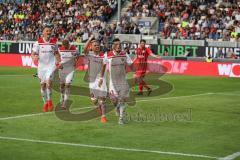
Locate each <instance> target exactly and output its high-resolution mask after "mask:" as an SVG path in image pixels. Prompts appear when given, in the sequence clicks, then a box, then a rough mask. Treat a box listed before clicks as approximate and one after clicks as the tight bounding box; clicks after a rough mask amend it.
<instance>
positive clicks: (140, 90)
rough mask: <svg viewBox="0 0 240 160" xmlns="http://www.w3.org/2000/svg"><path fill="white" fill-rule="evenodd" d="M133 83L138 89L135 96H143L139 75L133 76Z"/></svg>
mask: <svg viewBox="0 0 240 160" xmlns="http://www.w3.org/2000/svg"><path fill="white" fill-rule="evenodd" d="M135 82H136V84H138V88H139V92H138V93H137V95H143V85H142V83H141V82H142V77H141V76H140V75H139V74H137V75H136V76H135Z"/></svg>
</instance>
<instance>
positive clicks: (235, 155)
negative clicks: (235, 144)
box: [219, 152, 240, 160]
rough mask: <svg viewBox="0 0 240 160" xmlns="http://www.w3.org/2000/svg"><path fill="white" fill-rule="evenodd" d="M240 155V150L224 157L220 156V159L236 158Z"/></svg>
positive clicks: (229, 159) (231, 159) (232, 159)
mask: <svg viewBox="0 0 240 160" xmlns="http://www.w3.org/2000/svg"><path fill="white" fill-rule="evenodd" d="M237 157H240V152H236V153H233V154H231V155H228V156H226V157H223V158H219V160H234V159H235V158H237Z"/></svg>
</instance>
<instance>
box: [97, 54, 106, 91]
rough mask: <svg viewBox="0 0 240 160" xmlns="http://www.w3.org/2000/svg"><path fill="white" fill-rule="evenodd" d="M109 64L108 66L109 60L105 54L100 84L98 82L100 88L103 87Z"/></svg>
mask: <svg viewBox="0 0 240 160" xmlns="http://www.w3.org/2000/svg"><path fill="white" fill-rule="evenodd" d="M107 64H108V59H107V54H105V56H104V59H103V67H102V70H101V74H100V79H99V82H98V87H101V86H102V83H103V77H104V74H105V71H106V68H107Z"/></svg>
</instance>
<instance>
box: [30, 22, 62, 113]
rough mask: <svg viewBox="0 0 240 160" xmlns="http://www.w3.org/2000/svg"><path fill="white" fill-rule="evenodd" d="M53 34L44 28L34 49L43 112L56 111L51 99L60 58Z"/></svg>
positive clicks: (33, 56) (47, 28) (33, 54)
mask: <svg viewBox="0 0 240 160" xmlns="http://www.w3.org/2000/svg"><path fill="white" fill-rule="evenodd" d="M51 33H52V32H51V28H50V27H48V26H46V27H44V29H43V35H42V37H41V38H39V39H38V40H37V42H36V43H35V44H34V45H33V49H32V58H33V61H34V62H36V61H38V68H37V70H38V78H39V80H40V84H41V95H42V98H43V102H44V106H43V108H42V111H43V112H47V111H52V110H53V109H54V106H53V102H52V98H51V94H52V89H51V83H52V79H53V76H54V71H55V69H56V66H57V65H58V64H59V62H60V56H59V53H58V50H57V49H58V46H57V39H56V38H52V37H51Z"/></svg>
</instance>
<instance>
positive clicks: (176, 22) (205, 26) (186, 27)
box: [0, 0, 240, 42]
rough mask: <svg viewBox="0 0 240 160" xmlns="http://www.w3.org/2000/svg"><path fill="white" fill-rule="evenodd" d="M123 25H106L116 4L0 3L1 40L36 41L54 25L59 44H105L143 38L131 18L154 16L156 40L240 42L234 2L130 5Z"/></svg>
mask: <svg viewBox="0 0 240 160" xmlns="http://www.w3.org/2000/svg"><path fill="white" fill-rule="evenodd" d="M131 3H132V4H131V5H130V6H129V7H128V9H127V10H126V12H125V14H123V16H122V18H121V23H120V24H117V23H113V24H110V23H108V21H109V19H110V18H111V16H112V15H113V14H114V13H115V12H116V10H117V0H62V1H53V0H51V1H45V0H34V1H31V2H30V1H25V2H24V3H18V4H17V5H16V4H15V3H11V2H9V3H0V39H1V40H35V39H36V38H37V37H38V36H39V35H41V31H42V26H43V25H46V24H52V25H53V28H54V29H53V31H54V34H55V35H56V37H58V38H59V40H61V39H63V38H64V37H66V36H67V37H69V38H70V39H72V41H76V42H85V41H86V40H87V39H88V37H89V35H90V34H92V33H93V34H96V35H97V36H99V39H101V40H103V42H106V41H109V40H110V39H111V38H112V35H113V34H114V33H122V34H147V33H146V32H145V28H144V26H142V25H141V24H140V25H139V24H137V23H136V22H134V21H133V20H132V17H135V18H141V17H157V18H158V20H159V25H158V31H157V33H158V34H159V35H160V38H164V39H169V38H171V39H188V40H203V39H206V40H217V41H232V42H238V41H240V2H239V1H238V0H168V1H166V0H132V1H131Z"/></svg>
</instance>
